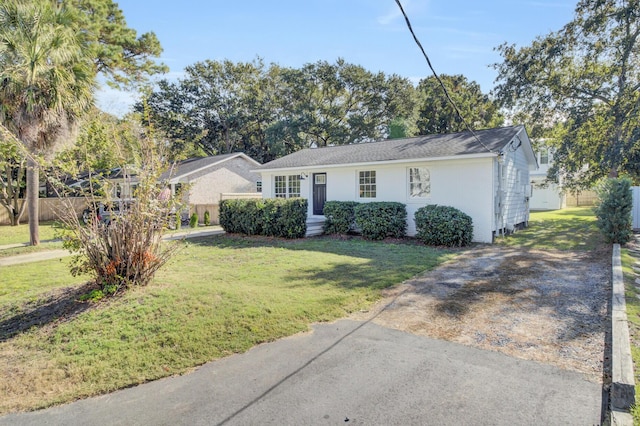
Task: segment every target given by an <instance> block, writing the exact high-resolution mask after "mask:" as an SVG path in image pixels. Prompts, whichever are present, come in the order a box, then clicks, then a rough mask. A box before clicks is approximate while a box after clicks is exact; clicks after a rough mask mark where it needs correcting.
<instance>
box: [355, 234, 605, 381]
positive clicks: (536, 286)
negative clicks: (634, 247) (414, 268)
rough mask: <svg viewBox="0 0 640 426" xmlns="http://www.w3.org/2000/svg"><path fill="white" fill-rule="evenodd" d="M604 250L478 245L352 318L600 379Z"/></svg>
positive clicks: (601, 376)
mask: <svg viewBox="0 0 640 426" xmlns="http://www.w3.org/2000/svg"><path fill="white" fill-rule="evenodd" d="M610 276H611V254H610V253H609V252H608V251H607V250H600V251H593V252H571V251H537V250H523V249H513V248H505V247H500V246H496V245H493V246H486V245H483V246H477V247H475V248H472V249H470V250H468V251H465V252H463V253H461V254H460V255H459V256H458V257H456V258H455V259H454V260H452V261H450V262H447V263H445V264H443V265H441V266H440V267H439V268H437V269H435V270H433V271H430V272H426V273H425V274H423V275H422V276H419V277H416V278H414V279H412V280H409V281H407V282H405V283H403V284H402V285H401V286H398V287H395V288H393V289H390V290H388V291H387V293H386V294H385V297H384V299H383V300H381V301H380V302H379V303H378V304H376V306H375V307H374V308H373V309H372V310H371V311H369V312H361V313H358V314H356V315H354V316H353V319H360V320H362V319H368V318H371V316H372V314H373V315H376V316H375V318H374V320H373V321H374V322H375V323H377V324H380V325H383V326H385V327H390V328H395V329H398V330H403V331H407V332H411V333H414V334H418V335H424V336H429V337H433V338H438V339H444V340H448V341H452V342H457V343H461V344H464V345H469V346H474V347H477V348H481V349H487V350H493V351H499V352H502V353H505V354H508V355H510V356H514V357H517V358H522V359H527V360H535V361H539V362H542V363H546V364H551V365H555V366H558V367H560V368H563V369H567V370H573V371H578V372H581V373H584V374H585V375H586V376H587V378H588V379H589V380H591V381H594V382H600V383H602V382H603V381H604V382H605V383H607V381H608V374H607V373H606V372H607V371H608V370H609V365H608V358H607V357H605V344H606V343H605V342H606V340H605V337H606V336H605V331H606V330H607V329H608V327H607V325H608V320H607V309H608V299H609V297H608V296H609V294H610V288H611V279H610Z"/></svg>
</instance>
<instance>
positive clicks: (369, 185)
mask: <svg viewBox="0 0 640 426" xmlns="http://www.w3.org/2000/svg"><path fill="white" fill-rule="evenodd" d="M358 177H359V187H360V192H359V194H360V198H376V172H375V170H367V171H362V172H359V173H358Z"/></svg>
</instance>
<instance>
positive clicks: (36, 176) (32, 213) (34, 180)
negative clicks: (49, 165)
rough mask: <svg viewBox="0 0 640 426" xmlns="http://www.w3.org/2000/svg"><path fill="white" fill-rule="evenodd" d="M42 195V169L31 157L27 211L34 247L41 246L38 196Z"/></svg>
mask: <svg viewBox="0 0 640 426" xmlns="http://www.w3.org/2000/svg"><path fill="white" fill-rule="evenodd" d="M39 193H40V169H39V168H38V163H37V162H36V161H35V160H34V159H33V158H31V157H29V158H28V159H27V209H28V212H29V239H30V243H31V245H32V246H37V245H38V244H40V233H39V230H38V225H39V220H40V212H39V211H38V210H39V200H38V195H39Z"/></svg>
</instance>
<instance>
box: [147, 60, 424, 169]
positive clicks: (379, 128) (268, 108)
mask: <svg viewBox="0 0 640 426" xmlns="http://www.w3.org/2000/svg"><path fill="white" fill-rule="evenodd" d="M186 74H187V75H186V77H185V78H183V79H181V80H179V81H178V82H175V83H174V82H169V81H166V80H164V81H161V82H160V83H159V85H158V89H157V90H156V91H155V92H153V93H152V94H151V95H150V96H149V97H148V99H147V105H148V107H149V109H150V116H151V119H152V120H153V122H154V124H155V125H157V126H158V128H159V129H160V130H162V131H163V132H164V133H165V134H166V135H167V136H168V137H169V138H170V139H171V141H172V144H173V147H174V152H179V151H181V150H182V149H184V148H185V146H187V144H188V143H189V142H194V143H195V144H196V145H197V146H198V147H199V148H201V149H202V150H203V151H204V152H205V153H206V154H209V155H214V154H220V153H226V152H233V151H244V152H245V153H246V154H248V155H250V156H252V157H254V158H255V159H257V160H259V161H263V162H264V161H270V160H272V159H274V158H277V157H279V156H282V155H286V154H289V153H291V152H293V151H296V150H299V149H301V148H305V147H310V146H318V147H319V146H326V145H331V144H335V145H340V144H347V143H359V142H367V141H372V140H378V139H382V138H384V137H386V136H388V134H389V127H390V125H391V123H392V121H393V120H394V119H397V118H398V117H407V116H409V115H410V114H411V112H412V111H413V103H412V102H413V90H414V89H413V86H412V85H411V83H410V82H409V81H408V80H407V79H404V78H401V77H398V76H395V75H392V76H386V75H384V74H383V73H377V74H376V73H371V72H369V71H367V70H365V69H364V68H363V67H361V66H358V65H353V64H348V63H346V62H345V61H344V60H341V59H338V60H337V61H336V62H335V63H328V62H326V61H319V62H317V63H313V64H306V65H305V66H303V67H302V68H299V69H295V68H284V67H280V66H278V65H275V64H272V65H270V66H269V67H266V66H265V65H264V64H263V62H262V61H261V60H259V59H258V60H255V61H253V62H249V63H242V62H239V63H233V62H231V61H228V60H225V61H209V60H208V61H204V62H199V63H196V64H194V65H192V66H189V67H187V68H186ZM137 110H138V111H142V110H143V104H142V103H140V104H139V105H138V106H137Z"/></svg>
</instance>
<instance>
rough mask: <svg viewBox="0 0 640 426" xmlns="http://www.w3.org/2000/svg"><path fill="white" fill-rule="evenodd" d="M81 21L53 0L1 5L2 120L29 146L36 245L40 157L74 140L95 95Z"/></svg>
mask: <svg viewBox="0 0 640 426" xmlns="http://www.w3.org/2000/svg"><path fill="white" fill-rule="evenodd" d="M76 22H77V18H76V17H75V15H74V13H73V12H72V11H71V10H69V9H68V8H66V7H64V6H63V5H60V4H55V3H52V2H50V1H36V2H31V1H22V0H7V1H5V2H3V3H2V5H1V6H0V82H1V83H0V99H1V100H2V106H1V107H0V123H2V124H4V125H6V127H7V128H8V129H9V130H10V131H11V132H12V133H14V134H15V135H16V136H17V138H18V139H19V140H20V142H21V143H22V144H23V145H24V146H25V148H26V149H27V150H28V151H29V155H28V158H27V208H28V213H29V231H30V239H31V244H32V245H37V244H39V240H40V239H39V235H38V193H39V188H40V184H39V165H38V161H37V158H38V157H39V156H41V155H45V154H48V153H50V152H51V150H52V149H53V148H54V147H55V146H56V145H58V144H59V143H60V142H61V141H62V140H68V138H69V136H70V130H71V129H72V127H73V125H74V122H75V121H76V120H77V118H78V117H79V116H80V115H81V114H82V113H83V112H84V111H85V110H86V109H87V108H88V107H89V106H90V105H91V101H92V99H93V87H94V72H93V66H92V63H91V61H90V60H89V56H88V55H87V50H86V47H87V46H86V44H85V43H84V41H83V39H82V35H81V33H80V32H79V31H77V29H78V27H77V25H76Z"/></svg>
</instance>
